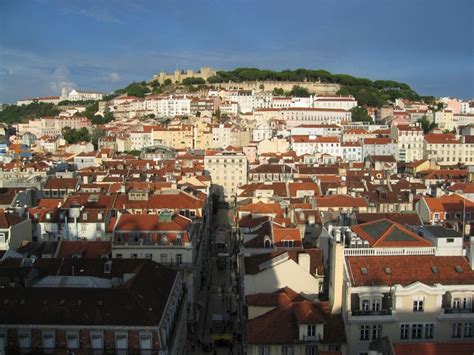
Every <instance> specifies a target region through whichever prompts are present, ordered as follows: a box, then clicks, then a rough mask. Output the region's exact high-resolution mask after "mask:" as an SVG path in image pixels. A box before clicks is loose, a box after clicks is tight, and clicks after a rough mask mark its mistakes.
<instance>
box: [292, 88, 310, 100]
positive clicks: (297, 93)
mask: <svg viewBox="0 0 474 355" xmlns="http://www.w3.org/2000/svg"><path fill="white" fill-rule="evenodd" d="M290 95H291V96H294V97H310V96H311V93H310V92H309V91H308V89H306V88H304V87H302V86H298V85H295V86H293V88H292V89H291V91H290Z"/></svg>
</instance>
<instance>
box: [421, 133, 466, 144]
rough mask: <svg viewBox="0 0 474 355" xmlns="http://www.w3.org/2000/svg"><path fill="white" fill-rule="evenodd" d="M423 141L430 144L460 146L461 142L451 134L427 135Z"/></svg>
mask: <svg viewBox="0 0 474 355" xmlns="http://www.w3.org/2000/svg"><path fill="white" fill-rule="evenodd" d="M424 139H425V140H426V141H427V142H428V143H430V144H460V143H461V140H460V139H458V138H456V136H455V135H454V134H452V133H428V134H425V137H424Z"/></svg>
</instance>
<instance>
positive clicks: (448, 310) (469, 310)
mask: <svg viewBox="0 0 474 355" xmlns="http://www.w3.org/2000/svg"><path fill="white" fill-rule="evenodd" d="M444 313H446V314H458V313H473V311H472V308H445V309H444Z"/></svg>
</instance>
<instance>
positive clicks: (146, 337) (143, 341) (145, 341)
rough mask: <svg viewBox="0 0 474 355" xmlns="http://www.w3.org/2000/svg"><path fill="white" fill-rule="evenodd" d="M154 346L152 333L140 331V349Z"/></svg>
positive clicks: (149, 348)
mask: <svg viewBox="0 0 474 355" xmlns="http://www.w3.org/2000/svg"><path fill="white" fill-rule="evenodd" d="M152 348H153V344H152V341H151V333H140V350H151V349H152Z"/></svg>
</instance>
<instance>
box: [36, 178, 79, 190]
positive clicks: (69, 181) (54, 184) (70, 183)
mask: <svg viewBox="0 0 474 355" xmlns="http://www.w3.org/2000/svg"><path fill="white" fill-rule="evenodd" d="M78 183H79V178H53V177H50V178H49V179H48V180H47V181H46V184H45V186H44V188H45V189H53V190H58V189H69V190H71V189H73V190H75V189H76V186H77V184H78Z"/></svg>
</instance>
